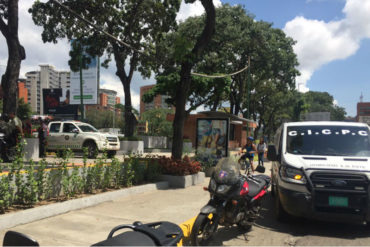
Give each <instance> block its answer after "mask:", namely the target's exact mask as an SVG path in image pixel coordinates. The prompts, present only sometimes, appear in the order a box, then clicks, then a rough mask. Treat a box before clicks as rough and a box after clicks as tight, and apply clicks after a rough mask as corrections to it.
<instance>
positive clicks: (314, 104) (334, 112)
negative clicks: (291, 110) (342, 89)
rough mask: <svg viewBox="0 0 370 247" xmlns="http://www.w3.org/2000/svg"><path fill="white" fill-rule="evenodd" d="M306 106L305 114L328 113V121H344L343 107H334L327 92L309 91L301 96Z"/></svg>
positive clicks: (332, 100)
mask: <svg viewBox="0 0 370 247" xmlns="http://www.w3.org/2000/svg"><path fill="white" fill-rule="evenodd" d="M302 98H303V100H304V101H305V102H306V104H307V105H308V107H307V108H308V109H307V112H330V120H332V121H342V120H344V119H345V116H346V111H345V110H344V108H343V107H339V106H337V105H334V97H333V96H332V95H330V94H329V93H328V92H315V91H309V92H307V93H305V94H303V95H302Z"/></svg>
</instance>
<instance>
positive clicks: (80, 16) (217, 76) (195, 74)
mask: <svg viewBox="0 0 370 247" xmlns="http://www.w3.org/2000/svg"><path fill="white" fill-rule="evenodd" d="M51 1H52V2H54V3H56V4H58V5H59V6H60V7H62V8H63V9H65V10H67V11H68V12H70V13H71V14H73V15H75V16H76V17H77V19H79V20H81V21H83V22H85V23H87V24H88V25H90V26H91V27H93V28H94V29H95V30H97V31H99V32H101V33H103V34H104V35H107V36H108V37H109V38H111V39H113V40H115V41H117V42H118V43H120V44H121V45H123V46H125V47H127V48H129V49H131V50H133V51H136V52H138V53H140V54H143V55H145V54H144V52H143V51H140V50H138V49H136V48H134V47H132V46H131V45H129V44H128V43H126V42H124V41H122V40H120V39H118V38H116V37H115V36H113V35H112V34H110V33H108V32H106V31H104V30H103V28H101V27H99V26H97V25H95V24H94V23H92V22H91V21H89V20H86V19H85V18H84V17H83V16H82V15H80V14H78V13H76V12H75V11H73V10H72V9H70V8H69V7H67V6H65V5H64V4H62V3H61V2H59V1H58V0H51ZM248 67H249V65H247V66H246V67H244V68H243V69H241V70H239V71H236V72H233V73H231V74H223V75H207V74H202V73H196V72H191V75H193V76H200V77H206V78H225V77H228V76H234V75H237V74H239V73H241V72H243V71H245V70H246V69H248Z"/></svg>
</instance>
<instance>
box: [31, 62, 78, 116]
mask: <svg viewBox="0 0 370 247" xmlns="http://www.w3.org/2000/svg"><path fill="white" fill-rule="evenodd" d="M26 78H27V79H26V88H27V89H28V102H29V103H30V105H31V108H32V111H34V112H37V113H39V114H44V107H43V98H42V89H44V88H70V84H71V80H70V72H69V71H57V70H56V69H55V68H54V66H52V65H48V64H46V65H40V70H39V71H30V72H27V73H26Z"/></svg>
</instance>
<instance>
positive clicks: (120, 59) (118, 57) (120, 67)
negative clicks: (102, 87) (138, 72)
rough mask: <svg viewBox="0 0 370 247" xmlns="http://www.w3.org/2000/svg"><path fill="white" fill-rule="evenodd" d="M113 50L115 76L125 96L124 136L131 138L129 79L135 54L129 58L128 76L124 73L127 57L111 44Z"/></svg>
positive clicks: (132, 129)
mask: <svg viewBox="0 0 370 247" xmlns="http://www.w3.org/2000/svg"><path fill="white" fill-rule="evenodd" d="M113 49H114V52H113V53H114V59H115V61H116V68H117V72H116V75H117V76H118V77H119V78H120V80H121V83H122V86H123V91H124V94H125V110H124V118H125V129H124V134H125V136H127V137H130V136H133V135H134V132H135V125H136V118H135V115H134V114H133V113H132V102H131V79H132V75H133V72H134V71H133V68H135V67H136V66H135V64H134V63H135V62H136V54H134V55H133V57H132V58H131V64H130V72H129V75H127V74H126V71H125V58H126V57H127V56H125V55H123V54H122V51H121V50H120V48H119V47H118V46H117V45H116V44H113Z"/></svg>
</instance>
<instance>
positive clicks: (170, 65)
mask: <svg viewBox="0 0 370 247" xmlns="http://www.w3.org/2000/svg"><path fill="white" fill-rule="evenodd" d="M195 1H196V0H185V2H186V3H194V2H195ZM200 2H201V3H202V5H203V7H204V9H205V12H206V13H205V15H204V16H203V17H202V19H201V23H202V26H199V25H197V23H198V22H197V20H195V19H191V20H195V21H194V22H192V21H191V23H190V24H189V25H190V26H192V27H193V28H195V29H194V32H193V33H192V35H190V36H184V35H183V34H184V33H185V32H183V31H182V30H181V29H187V28H188V25H187V24H184V25H180V26H179V30H178V31H177V32H176V33H170V34H169V35H167V39H165V41H164V42H163V43H162V45H161V46H160V47H159V51H158V52H157V61H158V62H159V64H158V65H157V69H156V72H157V73H158V74H159V75H158V76H157V85H158V87H155V89H154V90H152V91H151V92H150V93H149V94H148V97H147V98H146V99H145V101H146V102H148V101H151V100H152V99H153V97H154V95H155V94H158V93H163V92H164V93H166V94H167V95H169V96H171V98H170V99H169V100H168V101H167V102H168V103H172V104H173V105H174V106H175V107H176V111H175V118H174V121H173V145H172V157H173V158H175V159H180V158H181V156H182V149H183V134H184V123H185V119H186V117H187V114H188V113H189V109H188V110H187V109H186V105H187V103H188V102H189V103H190V104H191V105H192V106H191V107H190V108H196V106H197V105H198V106H199V105H202V104H203V103H204V102H203V101H204V100H202V99H201V100H200V97H198V94H197V93H194V92H200V91H201V92H203V93H204V94H207V93H208V92H209V91H208V89H209V88H204V87H202V86H200V85H207V83H206V80H207V79H203V78H195V77H192V76H191V71H192V69H193V68H194V67H195V66H196V64H197V63H198V62H199V61H201V60H202V59H203V55H204V51H205V50H206V48H207V46H208V44H209V43H210V41H211V39H212V36H213V34H214V31H215V19H216V13H215V6H214V4H213V0H200ZM187 23H189V22H187ZM166 46H169V49H167V47H166ZM163 51H166V52H163ZM196 81H197V82H196Z"/></svg>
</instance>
